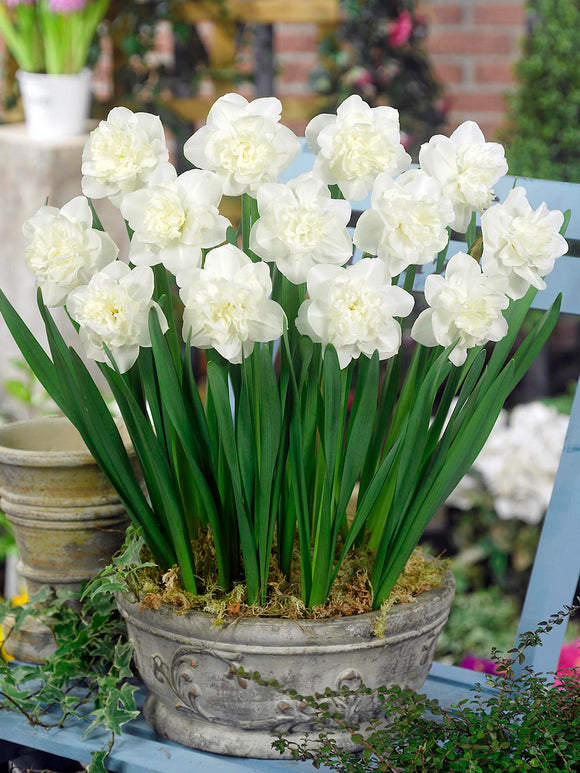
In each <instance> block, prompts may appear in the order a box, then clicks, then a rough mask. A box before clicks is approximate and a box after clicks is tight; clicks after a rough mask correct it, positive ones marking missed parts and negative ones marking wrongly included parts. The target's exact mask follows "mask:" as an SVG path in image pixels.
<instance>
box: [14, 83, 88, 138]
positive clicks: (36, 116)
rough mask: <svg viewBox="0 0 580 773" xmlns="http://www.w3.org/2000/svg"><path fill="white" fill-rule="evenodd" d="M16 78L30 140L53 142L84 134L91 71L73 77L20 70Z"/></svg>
mask: <svg viewBox="0 0 580 773" xmlns="http://www.w3.org/2000/svg"><path fill="white" fill-rule="evenodd" d="M16 77H17V79H18V84H19V86H20V93H21V95H22V104H23V107H24V117H25V120H26V128H27V131H28V134H29V136H30V137H32V138H33V139H36V140H49V141H54V140H60V139H63V138H66V137H74V136H77V135H79V134H84V133H85V131H86V122H87V119H88V117H89V112H90V108H91V79H92V72H91V70H89V69H84V70H81V71H80V72H79V73H75V74H73V75H47V74H46V73H40V72H25V71H24V70H19V71H18V72H17V73H16Z"/></svg>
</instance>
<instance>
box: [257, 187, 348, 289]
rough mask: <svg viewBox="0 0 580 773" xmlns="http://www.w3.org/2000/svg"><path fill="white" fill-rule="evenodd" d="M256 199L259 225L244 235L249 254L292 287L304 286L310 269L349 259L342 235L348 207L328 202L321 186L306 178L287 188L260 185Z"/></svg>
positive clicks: (346, 232)
mask: <svg viewBox="0 0 580 773" xmlns="http://www.w3.org/2000/svg"><path fill="white" fill-rule="evenodd" d="M257 199H258V210H259V212H260V219H259V220H258V221H257V222H256V223H255V224H254V226H253V227H252V230H251V232H250V249H251V250H252V251H253V252H255V253H256V255H259V256H260V257H261V258H262V259H263V260H266V261H269V262H272V261H273V262H275V263H276V265H277V267H278V269H279V270H280V271H281V272H282V273H283V274H284V276H286V277H287V278H288V279H289V280H290V281H291V282H294V284H301V283H302V282H305V281H306V275H307V274H308V270H309V269H310V268H312V266H314V265H315V264H316V263H334V264H338V265H342V264H343V263H346V262H347V260H349V258H350V257H351V255H352V241H351V238H350V236H349V234H348V231H347V230H346V226H347V224H348V221H349V220H350V204H349V203H348V202H347V201H344V200H342V199H341V200H337V199H332V198H331V197H330V191H329V190H328V188H327V186H326V185H325V184H324V183H323V182H322V181H321V180H318V179H316V178H314V177H312V174H303V175H300V177H297V178H296V179H294V180H290V182H289V183H288V185H281V184H279V183H266V184H264V185H261V186H260V188H258V193H257Z"/></svg>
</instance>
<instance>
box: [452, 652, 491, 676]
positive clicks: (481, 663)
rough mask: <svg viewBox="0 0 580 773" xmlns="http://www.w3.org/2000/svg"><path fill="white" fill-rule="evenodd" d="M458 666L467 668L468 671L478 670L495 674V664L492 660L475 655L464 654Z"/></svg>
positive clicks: (482, 672) (481, 672)
mask: <svg viewBox="0 0 580 773" xmlns="http://www.w3.org/2000/svg"><path fill="white" fill-rule="evenodd" d="M460 666H461V667H462V668H468V669H469V670H470V671H479V673H480V674H497V668H496V664H495V663H494V661H493V660H487V659H486V658H478V657H477V656H476V655H466V656H465V657H464V658H463V660H462V661H461V663H460Z"/></svg>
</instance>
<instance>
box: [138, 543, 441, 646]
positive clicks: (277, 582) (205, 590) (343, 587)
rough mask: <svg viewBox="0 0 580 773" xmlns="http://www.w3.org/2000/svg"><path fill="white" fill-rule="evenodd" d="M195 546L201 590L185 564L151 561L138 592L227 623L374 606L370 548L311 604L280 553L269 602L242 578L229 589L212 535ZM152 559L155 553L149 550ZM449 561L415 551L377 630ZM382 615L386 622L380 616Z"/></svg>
mask: <svg viewBox="0 0 580 773" xmlns="http://www.w3.org/2000/svg"><path fill="white" fill-rule="evenodd" d="M194 551H195V555H196V557H198V561H197V569H198V572H199V577H198V578H197V580H198V586H199V588H200V591H201V592H200V593H199V595H197V596H195V595H193V594H191V593H187V592H186V591H184V590H183V586H182V583H181V577H180V575H179V569H178V568H177V567H176V566H175V567H172V568H171V569H170V570H169V571H168V572H166V573H165V574H163V573H162V572H161V570H159V569H158V568H157V567H151V566H150V565H148V566H147V567H144V568H143V569H140V570H139V571H138V575H137V578H138V582H137V585H138V597H139V600H140V602H141V603H142V604H143V605H144V606H146V607H149V608H153V609H158V608H160V607H161V606H171V607H172V608H173V609H174V610H175V611H176V612H177V613H178V614H184V613H186V612H188V611H189V610H192V609H197V610H199V611H203V612H208V613H209V614H211V615H213V616H214V617H215V621H216V625H222V624H223V623H224V622H225V620H226V619H227V618H231V617H284V618H287V619H291V620H301V619H323V618H330V617H339V616H341V617H343V616H349V615H360V614H364V613H366V612H370V611H371V610H372V603H373V597H372V589H371V585H370V582H369V576H368V561H369V558H368V554H367V553H365V552H362V551H352V553H351V555H349V556H348V557H347V559H346V560H345V561H344V562H343V564H342V566H341V568H340V571H339V573H338V576H337V579H336V582H335V583H334V586H333V589H332V592H331V595H330V598H329V600H328V602H327V603H326V604H323V605H322V604H321V605H316V606H314V607H313V608H312V609H308V608H307V607H306V605H305V604H304V602H303V601H302V600H301V598H300V595H299V594H300V587H299V583H298V581H295V580H288V579H287V578H286V577H284V576H283V575H282V573H281V572H280V571H279V568H278V566H277V564H276V561H275V559H274V558H273V559H272V562H271V565H270V579H269V583H268V598H267V601H266V603H265V604H263V605H257V604H249V603H248V598H247V593H246V587H245V585H243V584H236V585H234V587H233V588H232V589H231V590H230V591H229V592H227V593H224V592H223V590H222V589H220V588H219V586H218V583H217V575H216V573H215V562H214V561H213V546H212V544H211V538H210V537H208V536H203V537H201V538H200V539H199V540H197V541H196V543H195V545H194ZM143 558H144V559H147V560H148V559H149V556H145V555H144V556H143ZM446 571H448V562H447V561H437V560H433V559H432V558H431V557H428V556H426V555H425V554H423V553H422V551H421V550H420V549H416V550H415V551H413V554H412V555H411V557H410V559H409V561H408V562H407V565H406V567H405V569H404V570H403V573H402V574H401V577H400V578H399V580H398V582H397V584H396V585H395V587H394V589H393V591H392V593H391V595H390V596H389V599H388V600H387V601H386V602H385V603H384V604H383V605H382V607H381V611H380V613H379V618H378V622H377V632H378V631H384V629H385V622H384V621H385V618H386V616H387V615H388V611H389V609H390V608H391V607H392V606H394V605H395V604H402V603H405V602H408V601H413V600H414V599H415V598H416V597H417V596H418V595H419V594H420V593H422V592H423V591H425V590H432V589H433V588H437V587H439V586H440V585H441V582H442V578H443V576H444V574H445V572H446ZM379 621H380V622H379Z"/></svg>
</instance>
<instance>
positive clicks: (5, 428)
mask: <svg viewBox="0 0 580 773" xmlns="http://www.w3.org/2000/svg"><path fill="white" fill-rule="evenodd" d="M50 424H54V434H53V435H51V438H50V439H46V443H45V447H44V448H32V447H30V446H31V444H32V443H33V442H34V438H35V437H36V436H37V434H38V432H39V431H40V430H41V429H45V428H47V426H49V425H50ZM58 425H61V427H60V429H59V426H58ZM117 426H118V427H119V429H120V431H121V436H122V438H123V443H124V445H125V449H126V450H127V453H129V454H133V453H134V451H133V448H132V446H131V442H130V440H129V438H128V435H127V432H126V430H125V428H124V425H123V424H122V423H121V422H117ZM21 432H24V433H25V435H26V439H27V442H26V443H19V442H18V441H17V440H16V437H14V439H11V436H12V435H14V436H16V435H17V434H18V433H21ZM65 432H66V435H63V433H65ZM63 438H68V443H67V442H66V440H65V439H64V440H63ZM63 443H64V445H63ZM26 445H28V446H29V447H23V446H26ZM59 445H60V448H59ZM75 446H76V447H75ZM0 464H8V465H16V466H21V467H62V466H63V465H66V466H69V467H80V466H82V465H88V464H91V465H92V464H96V462H95V459H94V457H93V456H92V454H91V453H90V451H89V450H88V448H87V447H86V446H85V443H84V441H83V440H82V438H81V435H80V433H79V432H78V430H77V429H76V427H75V426H74V425H73V424H72V423H71V422H70V420H69V419H67V418H66V417H65V416H46V417H42V418H38V419H24V420H22V421H13V422H9V423H8V424H2V425H1V426H0Z"/></svg>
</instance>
